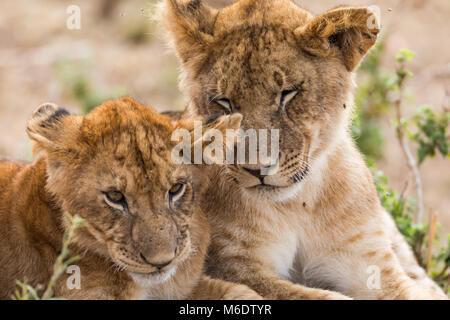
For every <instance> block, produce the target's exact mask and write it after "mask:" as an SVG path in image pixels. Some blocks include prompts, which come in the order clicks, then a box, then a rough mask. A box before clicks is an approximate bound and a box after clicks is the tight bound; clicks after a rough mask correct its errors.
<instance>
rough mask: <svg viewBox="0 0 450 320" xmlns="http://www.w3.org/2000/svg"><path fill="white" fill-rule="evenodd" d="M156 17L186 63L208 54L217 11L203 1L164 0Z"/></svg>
mask: <svg viewBox="0 0 450 320" xmlns="http://www.w3.org/2000/svg"><path fill="white" fill-rule="evenodd" d="M157 12H158V13H157V19H158V20H160V21H161V22H162V24H163V25H164V26H165V27H166V28H167V29H168V30H169V32H170V33H171V35H172V38H173V44H174V46H175V49H176V51H177V54H178V56H179V58H180V59H181V61H182V62H183V63H188V62H194V61H195V60H197V59H202V58H204V57H205V55H206V53H207V51H208V47H209V45H210V44H211V42H212V41H213V33H214V23H215V20H216V16H217V10H215V9H212V8H209V7H207V6H206V5H204V4H203V3H202V1H201V0H163V1H161V2H160V6H159V10H158V11H157Z"/></svg>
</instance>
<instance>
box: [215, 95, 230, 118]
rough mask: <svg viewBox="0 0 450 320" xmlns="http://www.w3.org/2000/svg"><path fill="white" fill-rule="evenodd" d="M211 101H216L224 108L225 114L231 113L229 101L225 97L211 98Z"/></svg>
mask: <svg viewBox="0 0 450 320" xmlns="http://www.w3.org/2000/svg"><path fill="white" fill-rule="evenodd" d="M212 101H213V102H215V103H217V104H218V105H219V106H221V107H222V108H223V109H224V110H225V113H226V114H231V112H232V111H233V108H232V106H231V101H230V100H228V99H226V98H222V99H213V100H212Z"/></svg>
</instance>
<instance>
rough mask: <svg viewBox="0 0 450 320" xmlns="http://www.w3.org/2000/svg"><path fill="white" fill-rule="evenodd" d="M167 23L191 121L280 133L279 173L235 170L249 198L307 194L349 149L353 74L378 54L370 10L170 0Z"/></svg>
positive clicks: (245, 0) (267, 0)
mask: <svg viewBox="0 0 450 320" xmlns="http://www.w3.org/2000/svg"><path fill="white" fill-rule="evenodd" d="M161 10H162V11H161V14H160V17H161V20H162V22H163V24H164V25H165V27H166V28H167V29H168V30H169V31H170V33H171V35H172V40H173V45H174V47H175V49H176V52H177V54H178V56H179V58H180V60H181V63H182V67H183V73H184V74H183V78H182V86H183V88H184V90H185V91H186V93H187V94H188V95H189V97H190V99H191V105H190V106H189V109H188V111H189V112H190V113H191V114H200V115H208V114H213V113H217V112H223V113H224V114H232V113H234V112H239V113H241V114H242V115H243V116H244V120H243V122H242V128H243V129H244V130H248V129H256V130H258V129H279V130H280V131H279V149H280V153H279V157H278V161H277V162H276V170H268V172H271V173H272V174H271V175H264V174H262V171H261V170H260V169H261V168H262V167H263V166H264V164H263V163H262V162H261V161H259V162H258V163H257V164H256V165H241V166H236V167H232V169H233V170H230V172H229V174H230V175H232V176H233V179H232V180H233V181H235V183H236V184H237V185H238V187H240V188H241V189H242V190H245V192H248V193H251V194H257V195H263V196H264V197H269V198H273V199H286V198H287V197H291V196H294V195H295V194H297V193H298V191H299V189H300V186H301V181H302V180H303V179H305V178H307V177H308V175H309V174H310V172H311V170H314V168H315V166H316V167H317V166H319V164H318V162H320V159H321V158H323V156H324V154H326V153H327V152H329V151H330V150H331V149H332V147H333V145H336V143H339V141H342V140H341V138H342V137H344V136H345V135H346V134H347V133H346V129H347V125H348V122H349V121H348V120H349V117H350V115H351V112H352V101H351V100H352V99H351V89H352V86H353V76H352V72H353V71H354V69H355V68H356V67H357V66H358V64H359V62H360V61H361V59H362V58H363V56H364V55H365V54H366V53H367V51H368V50H369V49H370V48H371V47H372V46H373V45H374V43H375V41H376V39H377V34H378V32H379V22H378V19H377V17H376V15H375V14H374V12H373V11H372V10H371V9H370V8H364V7H362V8H352V7H341V8H336V9H333V10H330V11H328V12H325V13H324V14H321V15H318V16H313V15H312V14H311V13H309V12H307V11H305V10H304V9H302V8H300V7H298V6H297V5H296V4H295V3H293V2H292V1H289V0H240V1H237V2H236V3H234V4H233V5H231V6H229V7H226V8H224V9H222V10H214V9H211V8H208V7H207V6H206V5H204V4H203V2H202V1H200V0H165V1H164V2H163V3H162V5H161Z"/></svg>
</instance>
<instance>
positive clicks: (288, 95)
mask: <svg viewBox="0 0 450 320" xmlns="http://www.w3.org/2000/svg"><path fill="white" fill-rule="evenodd" d="M297 94H298V90H297V89H294V90H284V91H283V92H281V97H280V106H281V107H285V106H286V105H287V104H288V103H289V102H290V101H291V100H292V99H294V98H295V96H296V95H297Z"/></svg>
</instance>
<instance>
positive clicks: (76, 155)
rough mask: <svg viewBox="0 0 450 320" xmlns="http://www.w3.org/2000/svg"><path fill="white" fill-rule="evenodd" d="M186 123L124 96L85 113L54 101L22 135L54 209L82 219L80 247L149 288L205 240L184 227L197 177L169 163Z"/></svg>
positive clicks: (222, 120) (229, 122)
mask: <svg viewBox="0 0 450 320" xmlns="http://www.w3.org/2000/svg"><path fill="white" fill-rule="evenodd" d="M241 119H242V117H241V116H240V115H235V116H232V117H231V116H222V117H219V118H217V119H216V120H213V121H211V122H209V123H208V124H207V125H205V126H206V127H207V128H215V129H218V130H219V131H224V130H226V129H228V128H230V129H231V128H233V129H236V128H238V127H239V124H240V121H241ZM192 122H193V120H192V121H191V120H183V121H182V122H172V121H171V119H170V118H168V117H166V116H163V115H160V114H158V113H156V112H155V111H153V110H152V109H151V108H149V107H146V106H142V105H140V104H139V103H137V102H135V101H134V100H132V99H131V98H122V99H120V100H114V101H108V102H106V103H104V104H103V105H101V106H99V107H97V108H96V109H95V110H93V111H92V112H91V113H90V114H88V115H87V116H77V115H71V114H69V113H68V112H67V111H66V110H64V109H62V108H59V107H57V106H56V105H54V104H44V105H41V106H40V107H38V108H37V110H36V111H35V112H34V114H33V115H32V117H31V119H30V120H29V122H28V126H27V133H28V135H29V136H30V138H31V139H33V140H34V142H35V151H40V152H42V153H44V156H45V157H46V160H47V173H48V181H47V189H48V191H49V192H50V193H51V194H53V195H54V197H55V199H56V200H57V201H58V202H59V205H60V206H61V208H62V210H64V211H67V212H69V213H70V214H72V215H75V214H78V215H79V216H81V217H82V218H84V219H85V221H86V222H87V228H81V229H79V234H78V235H77V243H78V244H79V245H80V246H82V247H84V248H86V249H87V250H91V251H95V252H97V253H98V254H100V255H103V256H105V257H106V258H107V259H110V260H111V262H112V263H114V264H115V265H116V266H117V267H119V268H120V269H122V270H126V271H128V272H129V273H130V274H131V275H132V276H133V277H134V278H137V279H139V280H141V281H148V282H150V283H154V282H158V281H163V280H165V279H168V278H169V277H170V276H171V275H172V274H174V272H175V271H176V267H177V265H179V263H180V262H182V261H184V260H185V259H186V258H187V257H188V256H189V254H190V252H191V251H192V249H193V250H195V249H196V248H195V245H199V243H198V242H201V241H208V229H207V226H206V227H205V226H198V225H197V226H196V230H197V231H195V232H196V234H195V235H193V231H192V230H193V228H192V226H193V225H192V223H197V224H198V223H199V221H204V220H202V219H198V217H199V216H198V215H201V212H200V211H198V206H197V202H196V196H197V198H198V191H199V190H200V189H201V184H202V183H203V182H202V180H201V177H200V174H199V172H196V171H195V170H196V169H195V168H194V166H192V165H187V164H186V165H175V164H173V163H172V159H171V151H172V149H173V147H174V146H175V144H176V143H177V142H176V141H172V137H171V136H172V133H173V131H174V130H176V129H186V130H185V131H186V132H189V133H190V132H191V130H192V127H193V125H192ZM204 129H205V128H204ZM193 143H194V142H193ZM196 215H197V216H196ZM203 223H204V222H203ZM199 229H201V230H200V232H199ZM199 233H200V235H199ZM195 242H197V244H196V243H195Z"/></svg>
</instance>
